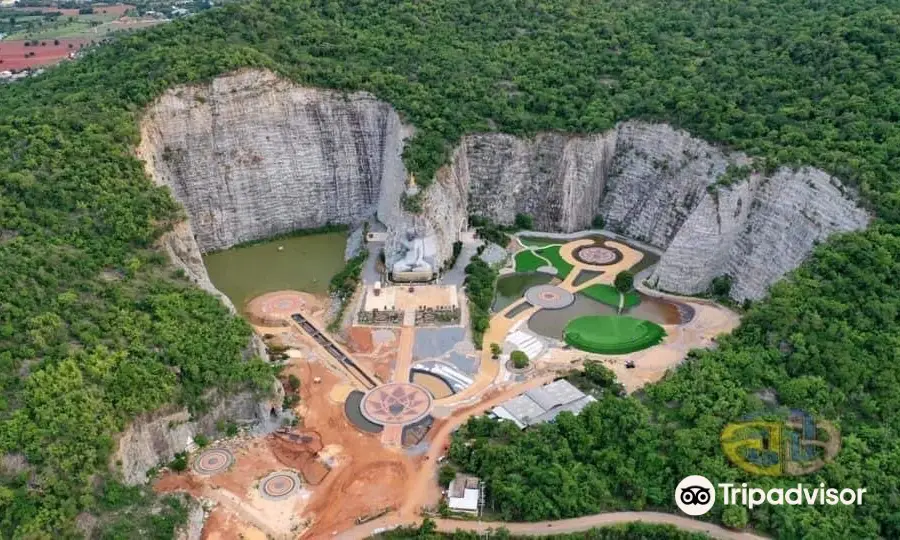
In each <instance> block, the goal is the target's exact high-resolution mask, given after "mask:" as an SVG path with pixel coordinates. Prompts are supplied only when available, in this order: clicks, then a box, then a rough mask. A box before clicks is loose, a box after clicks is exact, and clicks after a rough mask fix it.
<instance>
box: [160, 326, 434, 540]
mask: <svg viewBox="0 0 900 540" xmlns="http://www.w3.org/2000/svg"><path fill="white" fill-rule="evenodd" d="M304 339H308V338H304ZM290 374H293V375H296V376H298V377H299V378H300V380H301V381H302V383H301V387H300V396H301V401H300V403H299V404H298V406H297V413H298V416H299V417H300V418H301V419H302V421H301V424H302V425H301V426H298V427H297V428H294V431H296V432H308V431H314V432H316V433H318V434H319V435H320V437H321V443H322V444H323V445H324V446H325V448H324V449H323V452H327V453H328V454H329V455H332V456H334V464H333V468H332V470H331V471H330V472H329V473H328V474H327V476H325V477H324V479H321V483H320V484H319V485H310V484H309V483H307V482H304V489H305V490H306V491H308V493H309V499H308V500H306V501H305V502H301V501H298V502H297V506H296V508H295V510H294V512H295V514H294V515H295V516H298V517H300V518H302V520H304V521H305V520H310V521H311V524H310V528H309V529H308V530H306V531H305V532H304V533H303V538H327V537H330V536H331V535H332V533H333V532H334V531H342V530H345V529H348V528H350V527H353V526H354V525H355V520H356V518H357V517H360V516H366V515H372V514H375V513H378V512H380V511H381V510H384V509H385V508H388V507H391V508H398V507H399V506H400V505H401V504H402V502H403V500H404V498H405V495H406V491H407V483H408V482H409V481H410V479H411V478H412V476H413V473H414V470H415V468H416V466H417V465H418V464H419V463H420V461H421V458H410V457H408V456H406V455H405V454H403V453H401V452H398V451H394V450H389V449H386V448H385V447H384V446H382V444H381V439H380V436H379V435H378V434H367V433H363V432H361V431H359V430H357V429H356V428H355V427H353V425H351V424H350V422H349V420H347V418H346V416H345V415H344V407H343V403H335V402H333V401H331V398H330V395H331V391H332V388H333V387H334V386H335V385H339V384H344V385H345V384H346V382H347V381H346V379H344V378H342V377H340V376H338V375H336V374H334V373H333V372H332V371H330V370H329V369H328V368H327V367H326V365H325V363H324V362H323V361H322V360H313V361H307V360H299V359H298V360H293V361H292V362H291V363H290V364H289V365H288V366H287V367H286V368H285V369H284V370H283V372H282V376H284V377H287V376H288V375H290ZM316 377H319V378H320V379H321V382H319V383H313V382H311V381H313V380H314V379H315V378H316ZM284 450H285V448H284V441H283V440H281V439H279V438H278V437H277V436H270V437H267V438H265V439H255V440H252V441H249V442H245V443H242V444H241V445H239V448H235V449H233V452H234V454H235V464H234V465H233V466H232V467H231V469H230V470H229V471H227V472H224V473H221V474H217V475H213V476H208V477H200V476H197V475H195V474H193V473H192V472H190V471H188V472H185V473H182V474H178V475H174V474H165V475H163V476H162V477H161V478H160V479H159V480H158V481H157V482H156V483H155V485H154V489H156V490H157V491H161V492H170V491H186V492H188V493H190V494H192V495H194V496H195V497H197V496H204V497H206V498H208V497H210V496H211V494H213V493H214V492H216V491H219V490H224V491H223V492H224V493H225V495H224V496H225V497H227V498H229V499H230V500H240V502H239V504H240V507H235V506H234V504H230V503H229V504H219V505H218V506H216V510H215V511H214V512H213V513H212V514H210V516H209V520H208V522H207V523H206V525H205V526H204V531H203V538H204V539H208V540H230V539H231V538H236V537H235V536H234V535H233V534H231V532H229V531H235V530H241V529H242V527H244V526H245V525H253V523H252V522H249V521H247V519H245V518H246V517H247V516H248V515H251V514H252V512H254V511H255V512H256V513H255V514H252V515H261V514H260V512H262V513H264V514H265V513H266V512H269V510H267V508H270V507H269V506H260V505H261V504H262V505H266V504H270V505H271V504H278V503H265V502H260V501H259V500H257V501H256V503H255V504H256V507H255V508H256V510H254V508H251V507H252V506H253V505H252V504H251V502H252V501H250V500H248V493H253V492H254V491H255V488H254V486H255V485H256V483H257V482H258V480H259V479H260V478H261V477H263V476H265V474H267V473H269V472H272V471H274V470H279V469H283V468H285V467H289V468H295V467H296V465H297V462H296V461H294V459H293V458H295V457H298V456H297V455H296V454H295V453H294V452H285V451H284ZM301 450H302V449H301ZM300 457H302V456H300ZM282 459H283V460H284V461H282ZM285 461H286V462H285ZM211 490H212V491H211ZM228 494H230V495H228ZM219 498H220V499H221V496H220V497H219ZM225 502H226V503H227V502H228V501H225ZM245 508H246V509H248V510H250V511H251V513H247V512H246V511H245ZM274 510H277V509H273V511H274ZM258 524H259V523H257V525H258ZM272 526H273V527H274V524H272ZM297 532H298V533H299V531H297ZM242 534H243V533H242Z"/></svg>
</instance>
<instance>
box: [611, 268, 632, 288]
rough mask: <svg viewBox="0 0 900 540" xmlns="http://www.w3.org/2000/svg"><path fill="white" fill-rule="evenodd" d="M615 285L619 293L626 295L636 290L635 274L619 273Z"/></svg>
mask: <svg viewBox="0 0 900 540" xmlns="http://www.w3.org/2000/svg"><path fill="white" fill-rule="evenodd" d="M614 285H615V286H616V290H618V291H619V292H622V293H626V292H628V291H630V290H631V289H633V288H634V274H632V273H631V272H629V271H627V270H625V271H623V272H619V273H618V274H617V275H616V280H615V282H614Z"/></svg>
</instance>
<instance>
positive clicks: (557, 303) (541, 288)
mask: <svg viewBox="0 0 900 540" xmlns="http://www.w3.org/2000/svg"><path fill="white" fill-rule="evenodd" d="M525 300H527V301H528V303H529V304H531V305H533V306H537V307H541V308H544V309H562V308H564V307H567V306H569V305H571V304H572V303H573V302H574V301H575V295H573V294H572V293H570V292H569V291H567V290H565V289H563V288H562V287H557V286H556V285H536V286H534V287H531V288H530V289H528V290H527V291H525Z"/></svg>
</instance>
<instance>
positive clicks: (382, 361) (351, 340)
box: [346, 326, 400, 381]
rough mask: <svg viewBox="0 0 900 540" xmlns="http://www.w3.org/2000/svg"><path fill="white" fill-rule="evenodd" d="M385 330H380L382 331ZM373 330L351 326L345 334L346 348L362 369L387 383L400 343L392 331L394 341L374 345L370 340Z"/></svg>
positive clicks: (395, 333)
mask: <svg viewBox="0 0 900 540" xmlns="http://www.w3.org/2000/svg"><path fill="white" fill-rule="evenodd" d="M383 330H385V329H382V331H383ZM373 331H375V329H374V328H369V327H364V326H353V327H351V328H350V331H349V332H348V334H347V342H346V347H347V350H348V351H349V352H351V353H352V354H353V358H354V359H356V360H357V361H358V362H359V363H360V365H361V366H362V368H363V369H365V370H366V371H368V372H369V373H374V374H375V375H376V376H377V377H378V378H379V379H381V380H382V381H389V380H390V379H391V374H392V373H393V369H394V365H393V364H395V360H396V359H397V353H398V352H399V346H400V342H399V340H398V338H397V332H396V330H394V331H393V332H394V340H393V341H390V342H388V343H382V344H380V345H375V343H374V341H373V340H372V332H373Z"/></svg>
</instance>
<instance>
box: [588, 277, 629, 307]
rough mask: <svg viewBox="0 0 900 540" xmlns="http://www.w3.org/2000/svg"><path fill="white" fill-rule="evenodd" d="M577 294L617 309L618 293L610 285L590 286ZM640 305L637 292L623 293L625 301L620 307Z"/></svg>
mask: <svg viewBox="0 0 900 540" xmlns="http://www.w3.org/2000/svg"><path fill="white" fill-rule="evenodd" d="M578 292H580V293H582V294H584V295H585V296H588V297H590V298H592V299H594V300H596V301H598V302H602V303H604V304H606V305H608V306H612V307H614V308H618V307H619V291H618V290H617V289H616V288H615V287H613V286H612V285H607V284H605V283H597V284H595V285H591V286H590V287H585V288H584V289H582V290H580V291H578ZM640 303H641V295H639V294H638V293H637V291H628V292H627V293H625V301H624V303H623V305H622V307H623V308H625V309H628V308H631V307H634V306H636V305H638V304H640Z"/></svg>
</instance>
